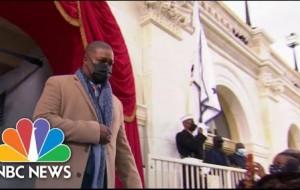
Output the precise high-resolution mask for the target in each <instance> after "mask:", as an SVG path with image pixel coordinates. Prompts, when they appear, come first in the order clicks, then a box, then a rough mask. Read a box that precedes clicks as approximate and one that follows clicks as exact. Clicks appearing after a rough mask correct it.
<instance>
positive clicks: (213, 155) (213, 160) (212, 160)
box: [204, 135, 229, 166]
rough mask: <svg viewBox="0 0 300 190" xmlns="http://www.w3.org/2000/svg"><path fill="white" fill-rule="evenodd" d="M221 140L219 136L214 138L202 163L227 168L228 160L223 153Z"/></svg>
mask: <svg viewBox="0 0 300 190" xmlns="http://www.w3.org/2000/svg"><path fill="white" fill-rule="evenodd" d="M223 142H224V141H223V139H222V137H221V136H218V135H217V136H214V138H213V147H212V148H211V149H210V150H209V151H207V153H206V156H205V159H204V162H205V163H209V164H216V165H221V166H229V159H228V156H227V155H226V153H225V152H224V151H223V149H222V148H223Z"/></svg>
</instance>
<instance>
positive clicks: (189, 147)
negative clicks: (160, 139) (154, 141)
mask: <svg viewBox="0 0 300 190" xmlns="http://www.w3.org/2000/svg"><path fill="white" fill-rule="evenodd" d="M181 122H182V125H183V126H184V129H183V130H182V131H181V132H179V133H177V134H176V146H177V150H178V152H179V154H180V156H181V158H196V159H199V160H202V159H203V144H204V142H205V140H206V139H207V137H206V136H205V135H203V134H202V128H201V127H198V129H197V134H196V135H195V136H194V135H193V132H194V131H195V130H196V128H197V125H196V124H195V123H194V120H193V116H192V115H190V114H189V115H186V116H184V117H182V118H181ZM196 169H197V167H195V166H189V165H185V164H184V165H183V167H182V173H183V188H184V189H186V188H191V185H192V184H193V183H192V181H194V184H195V187H196V188H201V187H203V185H204V184H201V182H200V184H199V183H198V181H199V180H197V179H196ZM192 170H193V173H194V176H192V175H191V173H192ZM186 171H188V172H187V173H186ZM187 174H188V175H187ZM186 177H188V179H189V181H188V183H187V179H186Z"/></svg>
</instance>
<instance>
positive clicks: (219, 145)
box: [214, 141, 223, 149]
mask: <svg viewBox="0 0 300 190" xmlns="http://www.w3.org/2000/svg"><path fill="white" fill-rule="evenodd" d="M214 146H215V147H216V148H219V149H221V148H223V142H222V141H217V142H215V143H214Z"/></svg>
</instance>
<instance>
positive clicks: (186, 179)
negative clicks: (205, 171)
mask: <svg viewBox="0 0 300 190" xmlns="http://www.w3.org/2000/svg"><path fill="white" fill-rule="evenodd" d="M197 170H199V168H197V167H196V166H189V165H185V164H183V165H182V175H183V188H184V189H192V188H195V189H204V188H206V185H207V178H206V175H204V176H203V175H202V174H200V173H199V175H198V176H199V178H197V173H196V172H197ZM199 172H200V171H199ZM201 175H202V177H203V178H204V183H203V180H201ZM193 182H194V185H193ZM192 185H193V186H192Z"/></svg>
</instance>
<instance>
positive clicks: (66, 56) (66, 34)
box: [0, 1, 143, 187]
mask: <svg viewBox="0 0 300 190" xmlns="http://www.w3.org/2000/svg"><path fill="white" fill-rule="evenodd" d="M0 16H1V17H3V18H5V19H7V20H8V21H10V22H11V23H13V24H15V25H16V26H18V27H19V28H21V29H22V30H23V31H24V32H26V33H27V34H28V35H29V36H30V37H31V38H32V39H33V40H34V41H35V42H36V43H37V44H38V45H39V47H40V48H41V49H42V51H43V52H44V54H45V55H46V57H47V59H48V61H49V63H50V65H51V67H52V69H53V72H54V75H60V74H70V73H74V71H75V70H76V69H77V68H78V67H79V66H81V64H82V57H83V53H84V47H85V45H86V44H87V43H89V42H91V41H94V40H104V41H106V42H108V43H109V44H110V45H111V46H112V48H113V51H114V55H115V64H114V66H113V73H112V77H111V78H110V82H111V85H112V89H113V92H114V94H115V95H116V96H117V97H118V98H119V99H120V100H121V102H122V103H123V106H124V115H125V125H126V134H127V137H128V141H129V143H130V146H131V149H132V151H133V154H134V156H135V161H136V163H137V166H138V169H139V173H140V176H141V178H142V180H143V168H142V158H141V150H140V142H139V135H138V129H137V121H136V117H135V111H136V97H135V85H134V78H133V72H132V67H131V62H130V58H129V54H128V51H127V47H126V44H125V41H124V39H123V36H122V33H121V30H120V28H119V26H118V24H117V22H116V20H115V18H114V16H113V14H112V12H111V10H110V8H109V6H108V4H107V3H106V2H103V1H61V2H55V3H54V2H53V1H43V2H39V1H25V2H24V1H19V2H16V1H1V2H0ZM116 187H121V185H120V183H119V182H117V184H116Z"/></svg>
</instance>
